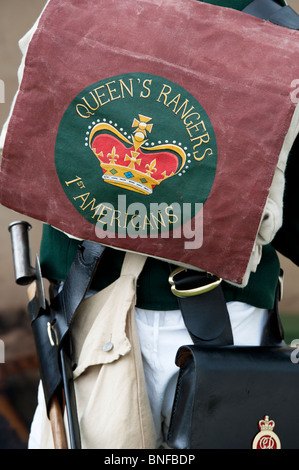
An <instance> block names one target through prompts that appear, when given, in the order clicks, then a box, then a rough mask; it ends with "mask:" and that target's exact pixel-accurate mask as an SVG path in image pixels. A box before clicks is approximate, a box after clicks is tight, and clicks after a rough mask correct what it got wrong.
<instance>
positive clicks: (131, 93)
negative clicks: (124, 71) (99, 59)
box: [119, 78, 133, 98]
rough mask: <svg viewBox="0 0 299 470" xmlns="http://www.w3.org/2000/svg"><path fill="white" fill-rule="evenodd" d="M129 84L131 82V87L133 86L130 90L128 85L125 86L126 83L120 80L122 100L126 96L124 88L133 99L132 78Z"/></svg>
mask: <svg viewBox="0 0 299 470" xmlns="http://www.w3.org/2000/svg"><path fill="white" fill-rule="evenodd" d="M129 82H130V85H131V88H130V89H129V88H128V87H127V85H126V84H125V82H124V81H123V80H119V84H120V91H121V96H122V98H124V97H125V95H124V88H125V89H126V90H127V92H128V93H129V95H130V96H132V97H133V79H132V78H130V79H129Z"/></svg>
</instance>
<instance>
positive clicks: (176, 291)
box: [168, 268, 222, 297]
mask: <svg viewBox="0 0 299 470" xmlns="http://www.w3.org/2000/svg"><path fill="white" fill-rule="evenodd" d="M182 271H185V268H176V269H175V270H174V271H172V273H171V274H170V276H169V278H168V282H169V284H170V285H171V291H172V293H173V294H174V295H176V296H177V297H192V296H193V295H199V294H205V293H206V292H210V291H211V290H213V289H215V287H217V286H219V284H220V283H221V282H222V278H221V277H219V278H218V279H217V280H216V281H213V282H210V284H205V285H204V286H200V287H194V288H193V289H186V290H179V289H177V288H176V287H175V282H174V277H175V276H176V275H177V274H179V273H181V272H182Z"/></svg>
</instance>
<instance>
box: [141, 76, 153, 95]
mask: <svg viewBox="0 0 299 470" xmlns="http://www.w3.org/2000/svg"><path fill="white" fill-rule="evenodd" d="M146 82H148V83H149V85H151V84H152V80H149V79H146V80H144V81H143V83H142V86H143V88H145V89H146V90H147V91H148V93H147V95H145V94H144V93H143V90H142V91H141V93H140V97H141V98H148V97H149V95H150V93H151V90H150V88H149V87H148V86H146V85H145V83H146Z"/></svg>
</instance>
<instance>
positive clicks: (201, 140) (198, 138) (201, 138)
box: [191, 132, 210, 150]
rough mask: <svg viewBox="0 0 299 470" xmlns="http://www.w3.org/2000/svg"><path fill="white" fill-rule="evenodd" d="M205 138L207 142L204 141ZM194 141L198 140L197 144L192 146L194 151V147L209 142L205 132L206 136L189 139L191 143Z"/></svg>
mask: <svg viewBox="0 0 299 470" xmlns="http://www.w3.org/2000/svg"><path fill="white" fill-rule="evenodd" d="M205 137H206V138H207V140H205V139H204V138H205ZM195 140H199V142H198V143H197V144H195V145H194V146H193V150H195V149H196V147H199V146H200V145H201V144H207V143H208V142H209V141H210V136H209V133H208V132H206V134H203V135H200V136H198V137H194V138H193V139H191V142H194V141H195Z"/></svg>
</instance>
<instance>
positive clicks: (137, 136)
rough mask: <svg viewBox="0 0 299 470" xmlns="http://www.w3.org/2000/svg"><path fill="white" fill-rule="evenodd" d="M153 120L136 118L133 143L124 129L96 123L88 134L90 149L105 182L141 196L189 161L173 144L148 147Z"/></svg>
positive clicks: (144, 117)
mask: <svg viewBox="0 0 299 470" xmlns="http://www.w3.org/2000/svg"><path fill="white" fill-rule="evenodd" d="M151 120H152V118H150V117H148V116H143V115H142V114H139V119H137V118H134V120H133V123H132V128H133V129H134V130H133V132H132V134H131V140H130V139H128V138H127V137H126V135H125V133H122V130H121V129H120V130H118V129H117V128H116V127H115V126H112V125H111V124H109V123H107V122H101V123H98V124H96V125H95V126H94V127H93V128H92V129H91V132H90V135H89V146H90V148H91V150H92V151H93V153H94V154H95V156H96V157H97V158H98V160H99V162H100V166H101V168H102V171H103V175H102V178H103V180H104V181H105V182H106V183H109V184H112V185H115V186H119V187H121V188H125V189H129V190H131V191H136V192H139V193H142V194H147V195H149V194H152V192H153V190H154V188H155V187H156V186H157V185H159V184H161V183H163V181H165V180H167V179H168V178H172V177H173V176H174V175H175V174H176V173H178V172H179V171H180V170H181V168H182V167H183V166H184V164H185V162H186V154H185V152H184V150H183V149H182V148H181V147H180V146H178V145H174V144H169V143H165V144H159V145H154V144H152V146H151V147H149V146H147V147H146V146H145V144H146V143H147V145H149V144H148V134H150V133H151V132H152V129H153V123H152V122H150V121H151Z"/></svg>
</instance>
